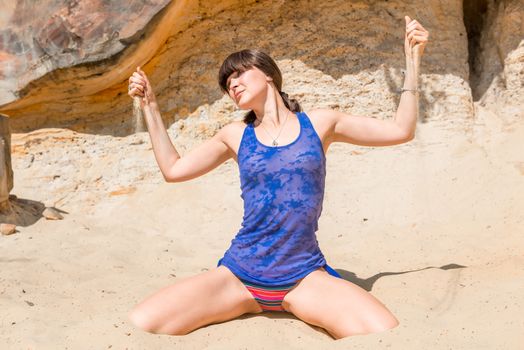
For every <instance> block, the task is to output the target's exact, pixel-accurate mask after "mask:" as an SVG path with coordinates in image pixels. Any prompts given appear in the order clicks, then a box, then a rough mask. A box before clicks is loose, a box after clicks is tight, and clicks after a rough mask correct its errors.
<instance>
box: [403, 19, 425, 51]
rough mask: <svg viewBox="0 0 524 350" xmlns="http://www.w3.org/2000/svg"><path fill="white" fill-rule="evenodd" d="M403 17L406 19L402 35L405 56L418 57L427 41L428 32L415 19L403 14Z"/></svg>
mask: <svg viewBox="0 0 524 350" xmlns="http://www.w3.org/2000/svg"><path fill="white" fill-rule="evenodd" d="M404 19H405V20H406V34H405V36H404V52H405V54H406V58H413V55H416V56H419V57H420V56H422V53H423V52H424V48H425V47H426V44H427V43H428V39H429V32H428V31H427V30H426V29H425V28H424V27H423V26H422V24H420V23H419V22H418V21H417V20H416V19H411V18H410V17H409V16H404Z"/></svg>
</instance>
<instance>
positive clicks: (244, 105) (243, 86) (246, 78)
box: [226, 67, 271, 109]
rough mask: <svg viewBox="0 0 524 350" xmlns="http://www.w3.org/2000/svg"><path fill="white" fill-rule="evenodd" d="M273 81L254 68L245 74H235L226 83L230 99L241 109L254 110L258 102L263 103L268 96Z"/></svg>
mask: <svg viewBox="0 0 524 350" xmlns="http://www.w3.org/2000/svg"><path fill="white" fill-rule="evenodd" d="M269 81H271V78H269V77H268V76H267V75H266V74H264V72H262V71H261V70H260V69H258V68H257V67H252V68H250V69H248V70H246V71H244V72H233V73H232V74H231V75H230V76H229V77H228V78H227V81H226V85H227V87H228V94H229V97H231V99H232V100H233V101H234V102H235V104H236V105H237V106H238V107H239V108H241V109H253V107H252V106H254V105H256V104H257V102H258V103H259V102H263V101H264V100H265V98H266V96H267V87H268V83H269Z"/></svg>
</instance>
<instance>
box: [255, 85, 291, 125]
mask: <svg viewBox="0 0 524 350" xmlns="http://www.w3.org/2000/svg"><path fill="white" fill-rule="evenodd" d="M253 112H255V115H256V117H257V120H256V121H255V126H258V125H260V124H262V123H264V125H266V126H269V127H271V128H275V129H278V128H280V127H281V126H282V124H283V123H284V122H285V121H286V118H289V114H291V111H290V110H289V109H288V108H287V107H286V105H285V104H284V101H283V100H282V96H280V94H279V93H278V91H277V90H276V89H274V88H269V89H268V90H267V96H266V99H265V102H264V103H263V105H262V106H260V107H259V108H253Z"/></svg>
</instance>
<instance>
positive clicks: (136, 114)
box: [133, 97, 145, 133]
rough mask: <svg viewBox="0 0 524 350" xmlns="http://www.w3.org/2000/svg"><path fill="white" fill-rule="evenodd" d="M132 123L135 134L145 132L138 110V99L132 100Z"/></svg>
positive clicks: (141, 116) (140, 112) (139, 110)
mask: <svg viewBox="0 0 524 350" xmlns="http://www.w3.org/2000/svg"><path fill="white" fill-rule="evenodd" d="M133 123H134V125H135V133H137V132H142V131H145V128H144V116H143V115H142V109H141V108H140V97H134V98H133Z"/></svg>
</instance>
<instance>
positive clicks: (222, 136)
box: [215, 121, 247, 153]
mask: <svg viewBox="0 0 524 350" xmlns="http://www.w3.org/2000/svg"><path fill="white" fill-rule="evenodd" d="M246 127H247V124H246V123H244V122H243V121H233V122H230V123H228V124H226V125H224V126H223V127H222V128H221V129H220V130H219V131H218V132H217V134H216V135H215V136H216V137H217V138H218V139H219V140H220V141H222V142H223V143H224V144H226V145H227V146H228V147H229V148H230V149H231V151H233V152H234V153H236V150H238V148H239V145H240V140H241V139H242V135H243V133H244V130H245V128H246Z"/></svg>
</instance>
